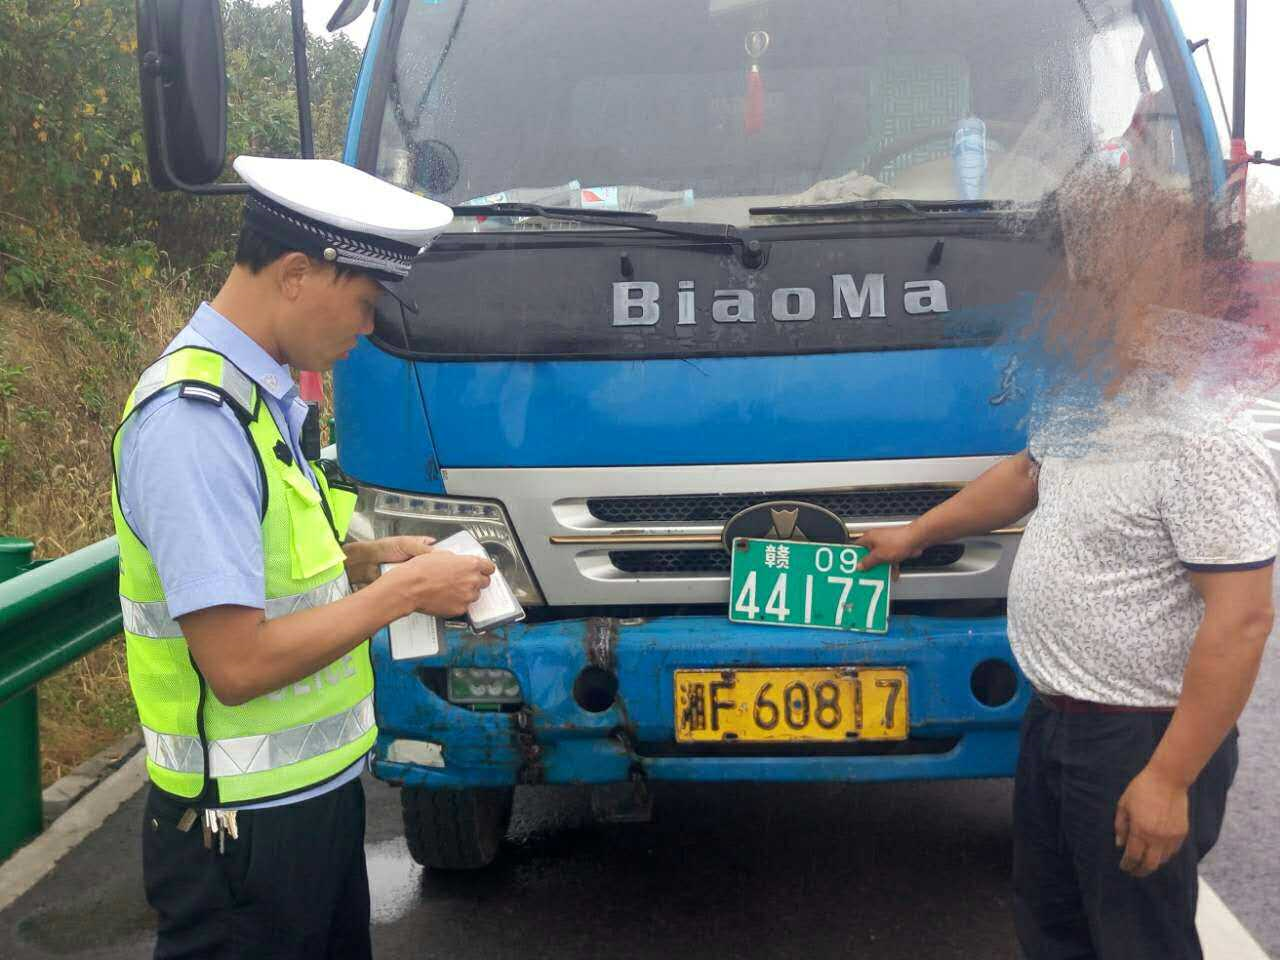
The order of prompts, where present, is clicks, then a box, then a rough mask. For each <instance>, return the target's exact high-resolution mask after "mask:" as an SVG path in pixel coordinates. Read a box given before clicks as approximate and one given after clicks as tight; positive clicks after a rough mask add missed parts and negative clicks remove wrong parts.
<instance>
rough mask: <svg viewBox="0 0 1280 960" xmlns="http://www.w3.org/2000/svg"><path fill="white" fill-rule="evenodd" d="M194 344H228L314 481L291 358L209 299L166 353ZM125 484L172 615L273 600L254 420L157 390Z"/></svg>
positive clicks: (138, 423)
mask: <svg viewBox="0 0 1280 960" xmlns="http://www.w3.org/2000/svg"><path fill="white" fill-rule="evenodd" d="M189 346H197V347H206V348H208V349H211V350H216V351H218V352H219V353H221V354H222V355H223V356H225V357H226V358H227V359H228V360H230V361H231V362H232V363H233V364H235V365H236V366H237V367H239V368H240V369H241V370H242V371H244V373H245V374H246V375H247V376H248V377H249V378H250V379H252V380H253V381H254V382H255V383H257V385H258V390H259V393H260V394H261V396H262V400H263V404H264V406H265V407H266V409H267V410H268V411H269V412H270V414H271V416H272V418H274V420H275V422H276V425H277V426H278V427H279V428H280V434H281V436H283V437H285V438H287V439H288V442H289V446H290V448H291V449H292V450H293V456H294V458H295V460H296V462H297V463H299V464H301V465H302V469H303V471H304V472H305V473H306V475H307V477H308V479H310V480H311V482H312V484H313V485H314V484H315V482H316V481H315V477H314V476H312V474H311V468H310V467H309V466H308V465H307V463H306V460H305V459H304V458H303V456H302V446H301V435H302V423H303V421H304V420H305V419H306V415H307V406H306V404H305V403H304V402H303V401H302V400H301V399H300V398H299V396H298V387H297V385H296V384H295V383H294V382H293V377H292V375H291V374H290V372H289V368H288V366H287V365H285V364H281V363H277V362H276V361H275V360H274V359H273V358H272V357H271V355H270V354H268V353H267V352H266V351H265V350H263V349H262V347H260V346H259V345H258V344H257V343H255V342H254V341H253V339H252V338H251V337H250V336H249V335H248V334H246V333H245V332H244V331H243V330H241V329H240V328H239V327H237V326H236V325H235V324H233V323H232V322H231V321H229V320H228V319H226V318H225V317H223V316H222V315H221V314H220V313H218V312H217V311H216V310H214V309H213V307H211V306H209V304H207V303H202V304H200V307H199V309H197V310H196V312H195V315H194V316H193V317H192V318H191V322H190V323H188V324H187V325H186V326H185V327H184V328H183V329H182V330H181V332H179V333H178V335H177V336H176V337H174V338H173V340H172V342H170V344H169V345H168V346H167V347H166V348H165V350H164V352H165V353H166V354H167V353H172V352H173V351H174V350H176V349H178V348H179V347H189ZM117 486H118V490H119V496H120V510H121V512H122V513H123V514H124V517H125V520H127V521H128V523H129V527H130V528H131V529H132V530H133V531H134V532H135V533H136V534H137V535H138V536H139V538H141V540H142V542H143V543H144V544H146V546H147V549H148V550H149V551H150V552H151V556H152V559H153V560H154V561H155V565H156V570H157V572H158V573H159V575H160V582H161V584H162V585H163V587H164V594H165V600H166V601H167V603H168V605H169V615H170V616H172V617H174V618H175V619H176V618H177V617H180V616H182V615H183V614H186V613H191V612H192V611H195V610H203V609H206V608H208V607H216V606H223V605H228V604H230V605H235V606H242V607H256V608H258V609H260V610H261V609H265V606H266V579H265V574H264V563H263V556H262V516H261V512H260V511H261V504H262V481H261V479H260V477H259V475H258V465H257V458H256V456H255V454H254V452H253V449H252V447H251V446H250V444H249V439H248V437H247V436H246V434H245V431H244V428H243V427H242V426H241V425H240V422H239V421H238V420H237V419H236V416H235V414H234V413H233V412H232V411H231V408H230V407H229V406H228V405H227V404H225V403H223V404H212V403H209V402H208V401H205V400H199V399H194V398H182V397H179V396H178V389H177V388H176V387H173V388H170V389H169V390H166V391H164V392H163V393H162V394H161V395H160V396H158V397H154V398H153V399H152V400H151V401H150V402H149V403H148V404H147V405H146V406H145V407H144V408H143V409H142V410H141V411H139V413H138V414H137V415H136V416H134V417H133V418H132V419H131V420H130V421H129V424H128V425H127V427H126V428H125V432H124V435H123V436H122V437H121V440H120V476H119V479H118V482H117ZM363 767H364V760H360V761H357V762H356V763H354V764H352V765H351V767H350V768H348V769H347V770H346V771H344V772H343V773H342V774H340V775H339V776H338V777H336V778H334V779H333V780H330V781H328V782H326V783H324V784H321V785H320V786H318V787H315V788H313V789H311V790H308V791H304V792H302V793H299V794H295V795H293V796H290V797H287V798H285V799H283V800H276V801H268V802H266V803H262V804H249V805H246V806H245V807H242V808H241V809H253V808H255V807H270V806H279V805H282V804H285V803H295V802H297V801H299V800H305V799H307V798H308V797H313V796H317V795H319V794H322V793H326V792H328V791H329V790H332V789H335V788H337V787H340V786H342V785H343V784H345V783H347V782H348V781H350V780H353V779H355V777H358V776H359V775H360V772H361V770H362V769H363Z"/></svg>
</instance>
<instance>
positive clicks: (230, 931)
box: [142, 780, 371, 960]
mask: <svg viewBox="0 0 1280 960" xmlns="http://www.w3.org/2000/svg"><path fill="white" fill-rule="evenodd" d="M187 806H189V805H188V804H185V803H183V802H182V801H180V800H175V799H174V798H172V797H170V796H168V795H167V794H164V793H162V792H160V791H159V790H156V789H155V788H154V787H152V788H151V790H150V793H149V794H148V796H147V805H146V814H145V818H144V820H143V825H142V876H143V883H144V885H145V887H146V894H147V902H148V903H150V904H151V906H152V907H153V908H154V909H155V910H156V912H157V913H158V914H159V934H158V937H157V939H156V949H155V957H156V958H157V960H170V958H176V957H184V958H201V960H205V958H210V960H223V958H228V960H229V958H233V957H234V958H258V957H261V958H269V960H277V958H278V960H285V958H304V957H305V958H308V960H313V958H321V957H332V958H343V960H351V958H354V960H360V958H367V957H370V956H371V950H370V944H369V879H368V875H367V874H366V872H365V860H364V788H363V787H362V786H361V784H360V781H359V780H354V781H352V782H351V783H348V784H345V785H344V786H342V787H339V788H338V789H336V790H331V791H330V792H329V793H326V794H323V795H321V796H319V797H313V798H312V799H310V800H303V801H301V802H299V803H293V804H289V805H288V806H284V807H274V808H269V809H266V810H245V811H242V812H241V813H240V814H239V815H238V817H237V826H238V828H239V834H240V837H239V839H238V840H232V839H230V838H227V840H226V847H225V852H223V853H219V852H218V845H217V840H216V838H215V840H214V845H213V849H212V850H206V849H205V847H204V840H203V836H202V831H201V822H202V821H201V820H197V822H196V823H195V825H194V826H192V827H191V829H190V830H188V831H186V832H185V833H184V832H180V831H179V830H178V827H177V824H178V820H179V818H180V817H181V816H182V814H183V811H185V810H186V809H187Z"/></svg>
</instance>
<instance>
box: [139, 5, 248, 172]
mask: <svg viewBox="0 0 1280 960" xmlns="http://www.w3.org/2000/svg"><path fill="white" fill-rule="evenodd" d="M137 11H138V75H139V81H140V84H141V88H142V120H143V130H144V133H145V136H146V141H147V166H148V168H149V169H150V172H151V185H152V186H153V187H155V188H156V189H157V190H174V189H178V190H187V191H191V192H201V193H206V192H207V193H213V192H218V193H221V192H230V191H224V190H223V189H217V188H216V187H215V188H210V187H209V186H208V185H209V184H212V182H213V181H214V180H216V179H217V178H218V175H219V174H220V173H221V172H222V167H223V164H224V163H225V162H226V153H227V70H226V62H225V59H224V53H223V43H222V11H221V8H220V4H219V0H137ZM219 186H222V185H219ZM228 186H230V185H228Z"/></svg>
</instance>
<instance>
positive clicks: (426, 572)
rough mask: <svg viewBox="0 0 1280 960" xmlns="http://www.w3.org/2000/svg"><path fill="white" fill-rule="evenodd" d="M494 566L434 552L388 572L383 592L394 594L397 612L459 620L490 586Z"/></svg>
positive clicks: (451, 553) (478, 560) (475, 559)
mask: <svg viewBox="0 0 1280 960" xmlns="http://www.w3.org/2000/svg"><path fill="white" fill-rule="evenodd" d="M493 571H494V566H493V564H492V563H490V562H489V561H488V560H482V559H480V558H479V557H464V556H462V555H460V554H457V553H453V552H451V551H449V550H431V551H429V552H427V553H424V554H420V555H418V556H416V557H412V558H410V559H409V560H406V561H405V562H403V563H401V564H400V565H399V566H397V567H395V568H393V569H391V570H388V571H387V572H386V573H385V574H384V575H383V577H382V580H381V583H383V584H385V586H384V587H383V589H390V590H394V591H395V597H396V601H397V602H396V606H395V609H404V608H405V606H407V607H408V609H411V610H420V611H422V612H423V613H429V614H432V615H434V616H437V617H457V616H461V615H462V614H464V613H466V611H467V607H469V606H470V605H471V604H473V603H475V602H476V600H478V599H479V597H480V591H481V590H483V589H484V588H485V587H487V586H488V585H489V576H490V574H492V573H493Z"/></svg>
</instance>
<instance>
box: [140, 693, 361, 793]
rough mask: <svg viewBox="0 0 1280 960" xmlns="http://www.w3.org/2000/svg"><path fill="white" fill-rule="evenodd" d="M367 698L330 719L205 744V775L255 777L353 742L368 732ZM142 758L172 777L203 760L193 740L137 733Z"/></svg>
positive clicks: (197, 766)
mask: <svg viewBox="0 0 1280 960" xmlns="http://www.w3.org/2000/svg"><path fill="white" fill-rule="evenodd" d="M373 724H374V715H373V697H372V696H368V697H365V698H364V699H363V700H361V701H360V702H359V703H357V704H356V705H355V706H354V707H352V708H351V709H350V710H344V711H343V712H342V713H339V714H337V715H335V716H332V717H325V718H324V719H322V720H315V721H313V722H311V723H304V724H301V725H299V726H296V727H290V728H289V729H287V730H277V731H276V732H275V733H266V734H261V735H258V736H251V737H229V738H227V739H225V740H210V741H209V776H211V777H231V776H236V775H238V774H242V773H261V772H262V771H264V770H274V769H276V768H277V767H284V766H288V765H289V764H291V763H300V762H301V761H303V760H310V759H311V758H312V757H318V756H320V755H321V754H324V753H328V752H330V751H332V750H336V749H338V748H339V747H343V746H346V745H347V744H348V743H354V742H355V741H356V740H359V739H360V738H361V737H363V736H364V735H365V734H366V733H368V732H369V730H371V729H372V728H373ZM142 736H143V739H144V740H145V741H146V745H147V759H148V760H150V761H151V762H152V763H154V764H155V765H156V766H158V767H164V768H165V769H166V770H173V771H175V772H176V773H203V772H204V756H203V754H202V753H201V750H200V740H199V738H198V737H183V736H178V735H177V734H169V733H157V732H156V731H154V730H150V729H148V728H147V727H143V728H142Z"/></svg>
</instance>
